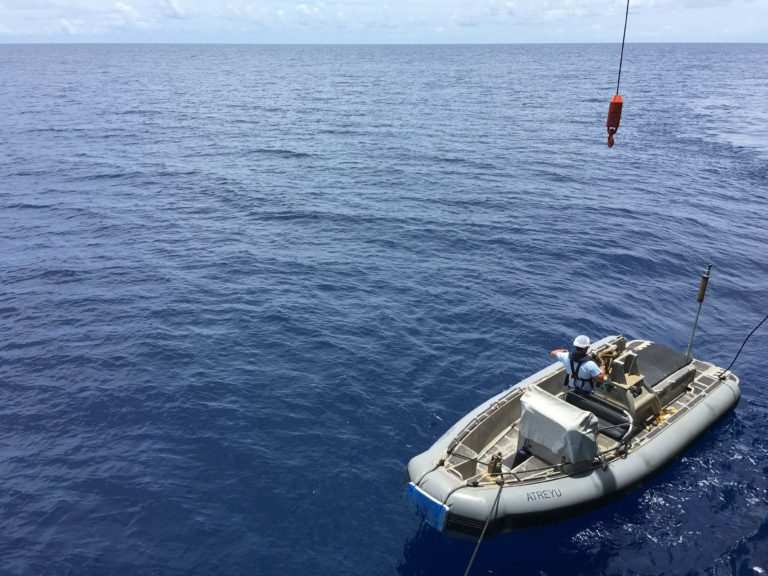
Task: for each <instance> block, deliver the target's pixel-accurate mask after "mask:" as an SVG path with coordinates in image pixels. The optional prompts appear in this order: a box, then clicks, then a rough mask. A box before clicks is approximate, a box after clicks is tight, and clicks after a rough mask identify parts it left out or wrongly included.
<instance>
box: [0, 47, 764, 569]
mask: <svg viewBox="0 0 768 576" xmlns="http://www.w3.org/2000/svg"><path fill="white" fill-rule="evenodd" d="M618 50H619V49H618V46H613V45H560V46H559V45H535V46H533V45H531V46H526V45H519V46H197V45H196V46H175V45H157V46H150V45H142V46H131V45H2V46H0V78H2V83H0V142H1V143H2V146H0V273H1V276H0V278H2V282H0V328H2V335H3V338H2V341H0V415H1V417H0V430H1V431H2V442H1V443H0V514H1V518H2V521H0V574H3V575H5V574H110V575H113V576H116V575H123V574H126V575H127V574H227V575H235V574H265V575H272V574H275V575H276V574H318V575H319V574H367V575H368V574H370V575H390V574H400V575H416V574H437V573H441V572H443V573H449V574H454V573H455V574H461V573H463V571H464V568H465V567H466V564H467V562H468V561H469V557H470V555H471V552H472V548H473V544H474V543H473V542H471V541H464V540H456V539H451V538H445V537H444V536H442V535H441V534H438V533H435V532H433V531H431V530H430V529H426V528H424V527H422V526H421V525H420V522H419V519H418V518H417V517H416V516H415V514H414V513H413V512H412V511H411V509H410V508H409V507H408V505H407V503H406V502H405V501H404V499H403V475H404V466H405V463H406V462H407V461H408V460H409V459H410V458H411V457H412V456H413V455H415V454H416V453H418V452H421V451H422V450H424V449H425V448H426V447H427V446H429V445H431V443H432V442H433V441H434V440H435V439H437V438H438V437H439V436H440V435H441V434H442V433H443V432H444V431H445V430H446V429H447V428H448V427H449V426H450V425H451V424H452V423H453V422H455V421H456V420H457V419H459V418H460V417H461V416H462V415H463V414H464V413H466V412H467V411H469V410H470V409H471V408H473V407H474V406H476V405H477V404H479V403H480V402H482V401H483V400H484V399H486V398H487V397H489V396H490V395H493V394H496V393H498V392H500V391H501V390H503V389H505V388H506V387H508V386H510V385H512V384H514V383H515V382H517V381H518V380H520V379H522V378H523V377H525V376H526V375H528V374H529V373H531V372H532V371H535V370H537V369H539V368H541V367H543V366H545V365H546V364H548V363H549V361H550V358H549V356H548V352H549V350H551V349H553V348H556V347H559V346H562V345H564V344H567V343H568V341H569V340H570V339H571V338H572V337H573V335H574V334H577V333H586V334H588V335H590V336H592V337H593V338H599V337H602V336H604V335H607V334H615V333H623V334H626V335H628V336H631V337H642V338H649V339H653V340H657V341H660V342H662V343H664V344H667V345H669V346H673V347H676V348H678V349H684V348H685V346H686V344H687V339H688V335H689V333H690V326H691V322H692V320H693V316H694V314H695V310H696V301H695V294H696V290H697V288H698V278H699V275H700V274H701V273H702V272H703V271H704V269H705V267H706V264H707V263H709V262H712V263H713V264H714V269H713V277H712V281H711V283H710V290H709V294H708V298H707V301H706V302H705V304H704V309H703V312H702V317H701V322H700V329H699V334H698V339H697V343H696V347H695V353H696V355H697V356H699V357H701V358H704V359H707V360H710V361H713V362H716V363H719V364H720V365H727V364H728V363H729V362H730V361H731V360H732V358H733V356H734V354H735V353H736V351H737V349H738V347H739V346H740V344H741V342H742V340H743V338H744V337H745V336H746V334H747V333H748V332H749V331H750V330H751V329H752V327H753V326H754V325H755V324H756V323H757V322H758V321H759V320H760V319H761V318H762V317H763V316H764V315H765V314H766V313H768V310H767V309H766V307H767V306H768V304H767V299H766V286H768V262H766V254H767V253H768V251H766V241H767V240H768V229H766V226H765V214H766V209H767V208H768V185H767V184H768V132H767V131H766V126H768V105H767V104H766V102H768V79H767V78H766V75H765V62H766V61H768V45H661V44H659V45H652V44H650V45H635V44H631V45H628V46H627V49H626V51H625V56H624V70H623V73H622V84H621V92H622V93H623V95H624V98H625V105H624V114H623V118H622V126H621V128H620V130H619V133H618V135H617V144H616V147H615V148H613V149H610V150H609V149H608V148H607V147H606V144H605V128H604V122H605V115H606V113H607V105H608V100H609V99H610V97H611V95H612V94H613V91H614V90H615V79H616V77H615V74H616V67H617V63H618V62H617V60H618ZM766 350H768V330H766V329H765V328H764V329H763V330H762V331H758V332H757V333H755V335H754V336H753V337H752V339H751V340H750V341H749V343H748V344H747V346H746V347H745V349H744V351H743V352H742V354H741V356H740V358H739V360H738V362H737V364H736V365H735V366H734V371H735V372H736V373H737V374H738V375H739V376H740V377H741V379H742V393H743V396H742V401H741V403H740V404H739V406H738V407H737V409H736V411H735V412H734V413H733V414H732V415H731V416H729V417H728V418H727V419H725V420H724V421H722V422H721V423H720V424H719V425H718V426H717V427H716V428H714V429H713V430H711V431H710V432H709V433H708V434H707V435H706V436H705V437H703V438H702V439H701V440H700V441H699V442H698V443H697V444H696V445H695V446H693V447H692V448H691V449H690V450H689V451H688V452H687V453H686V455H685V456H684V457H682V458H681V459H680V460H679V461H677V462H675V463H674V464H673V465H672V466H670V467H669V468H668V469H666V470H665V471H664V472H663V473H662V474H661V475H659V476H658V477H656V478H655V479H654V480H653V482H651V483H649V484H648V485H646V486H644V487H642V488H641V489H639V490H638V491H636V492H635V493H633V494H632V495H631V496H629V497H627V498H626V499H624V500H622V501H619V502H616V503H614V504H612V505H610V506H608V507H606V508H603V509H601V510H599V511H596V512H594V513H592V514H589V515H586V516H580V517H577V518H573V519H571V520H569V521H567V522H564V523H561V524H557V525H553V526H549V527H544V528H539V529H535V530H528V531H522V532H517V533H512V534H506V535H502V536H498V537H496V538H493V539H489V540H486V541H485V542H484V543H483V545H482V547H481V549H480V553H479V556H478V558H477V560H476V562H475V565H474V571H473V573H474V574H515V575H525V574H536V575H558V574H568V575H569V576H573V575H579V574H584V575H588V574H589V575H592V574H712V575H722V574H740V575H747V574H749V575H751V574H765V573H766V571H767V570H768V497H767V495H768V480H767V479H766V476H767V475H768V439H766V436H765V425H766V419H767V417H768V399H766V393H767V392H768V390H767V389H766V381H765V371H764V367H763V366H762V364H761V362H762V360H761V359H764V356H765V352H766Z"/></svg>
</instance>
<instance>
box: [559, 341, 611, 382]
mask: <svg viewBox="0 0 768 576" xmlns="http://www.w3.org/2000/svg"><path fill="white" fill-rule="evenodd" d="M588 352H589V338H588V337H587V336H583V335H582V336H576V338H575V339H574V341H573V351H572V352H568V350H566V349H565V348H559V349H557V350H552V352H550V354H551V355H552V356H554V357H555V358H557V359H558V360H559V361H560V362H562V364H563V366H565V373H566V381H565V384H566V385H567V386H569V387H570V388H575V389H577V390H581V391H582V392H586V393H587V394H591V393H592V390H594V388H595V385H596V384H599V383H600V382H602V381H603V379H604V378H605V374H604V373H603V370H602V368H601V367H600V366H598V365H597V364H596V363H595V362H594V361H593V360H592V359H590V357H589V354H588Z"/></svg>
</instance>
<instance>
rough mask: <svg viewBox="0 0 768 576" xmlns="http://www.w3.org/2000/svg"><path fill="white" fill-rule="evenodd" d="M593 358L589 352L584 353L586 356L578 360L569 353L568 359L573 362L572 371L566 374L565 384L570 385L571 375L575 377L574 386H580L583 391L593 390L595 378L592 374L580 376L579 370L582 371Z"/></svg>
mask: <svg viewBox="0 0 768 576" xmlns="http://www.w3.org/2000/svg"><path fill="white" fill-rule="evenodd" d="M591 360H592V359H591V358H590V357H589V354H584V356H581V357H580V358H579V359H578V360H574V358H573V354H571V353H569V354H568V361H569V362H570V364H571V373H570V374H566V375H565V385H566V386H567V385H568V381H569V377H570V378H572V379H573V387H574V388H578V389H579V390H581V391H582V392H592V390H593V389H594V378H592V377H591V376H590V377H589V378H586V379H585V378H579V372H580V371H581V367H582V366H583V365H584V364H586V363H587V362H590V361H591Z"/></svg>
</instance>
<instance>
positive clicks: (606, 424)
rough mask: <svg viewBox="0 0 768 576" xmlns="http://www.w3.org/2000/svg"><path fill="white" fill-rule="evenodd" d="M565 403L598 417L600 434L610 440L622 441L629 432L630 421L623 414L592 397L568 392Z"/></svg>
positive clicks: (576, 392)
mask: <svg viewBox="0 0 768 576" xmlns="http://www.w3.org/2000/svg"><path fill="white" fill-rule="evenodd" d="M565 401H566V402H568V404H571V405H573V406H576V407H577V408H581V409H582V410H586V411H587V412H591V413H592V414H594V415H595V416H597V421H598V423H599V425H600V433H601V434H605V435H606V436H608V437H609V438H613V439H614V440H621V439H622V438H623V437H624V435H625V434H626V433H627V430H629V420H627V417H626V416H625V415H624V414H623V413H621V412H619V411H617V410H616V409H615V408H613V407H612V406H608V405H607V404H606V403H605V402H601V401H600V400H598V399H597V398H595V397H593V396H591V395H587V394H583V393H581V392H578V391H573V392H568V393H566V395H565Z"/></svg>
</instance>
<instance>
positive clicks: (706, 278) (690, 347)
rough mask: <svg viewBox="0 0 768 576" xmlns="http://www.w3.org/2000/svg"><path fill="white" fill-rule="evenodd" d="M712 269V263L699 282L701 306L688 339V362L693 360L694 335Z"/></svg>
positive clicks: (686, 354) (698, 299)
mask: <svg viewBox="0 0 768 576" xmlns="http://www.w3.org/2000/svg"><path fill="white" fill-rule="evenodd" d="M711 270H712V264H709V265H707V271H706V272H704V274H702V275H701V284H699V294H698V296H696V300H697V301H698V303H699V308H698V310H696V319H695V320H694V321H693V329H692V330H691V339H690V340H689V341H688V350H687V351H686V353H685V357H686V359H687V361H688V362H690V361H691V360H693V355H692V354H691V350H693V337H694V336H695V335H696V325H697V324H698V323H699V314H701V305H702V303H703V302H704V296H705V295H706V293H707V285H708V284H709V273H710V271H711Z"/></svg>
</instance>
